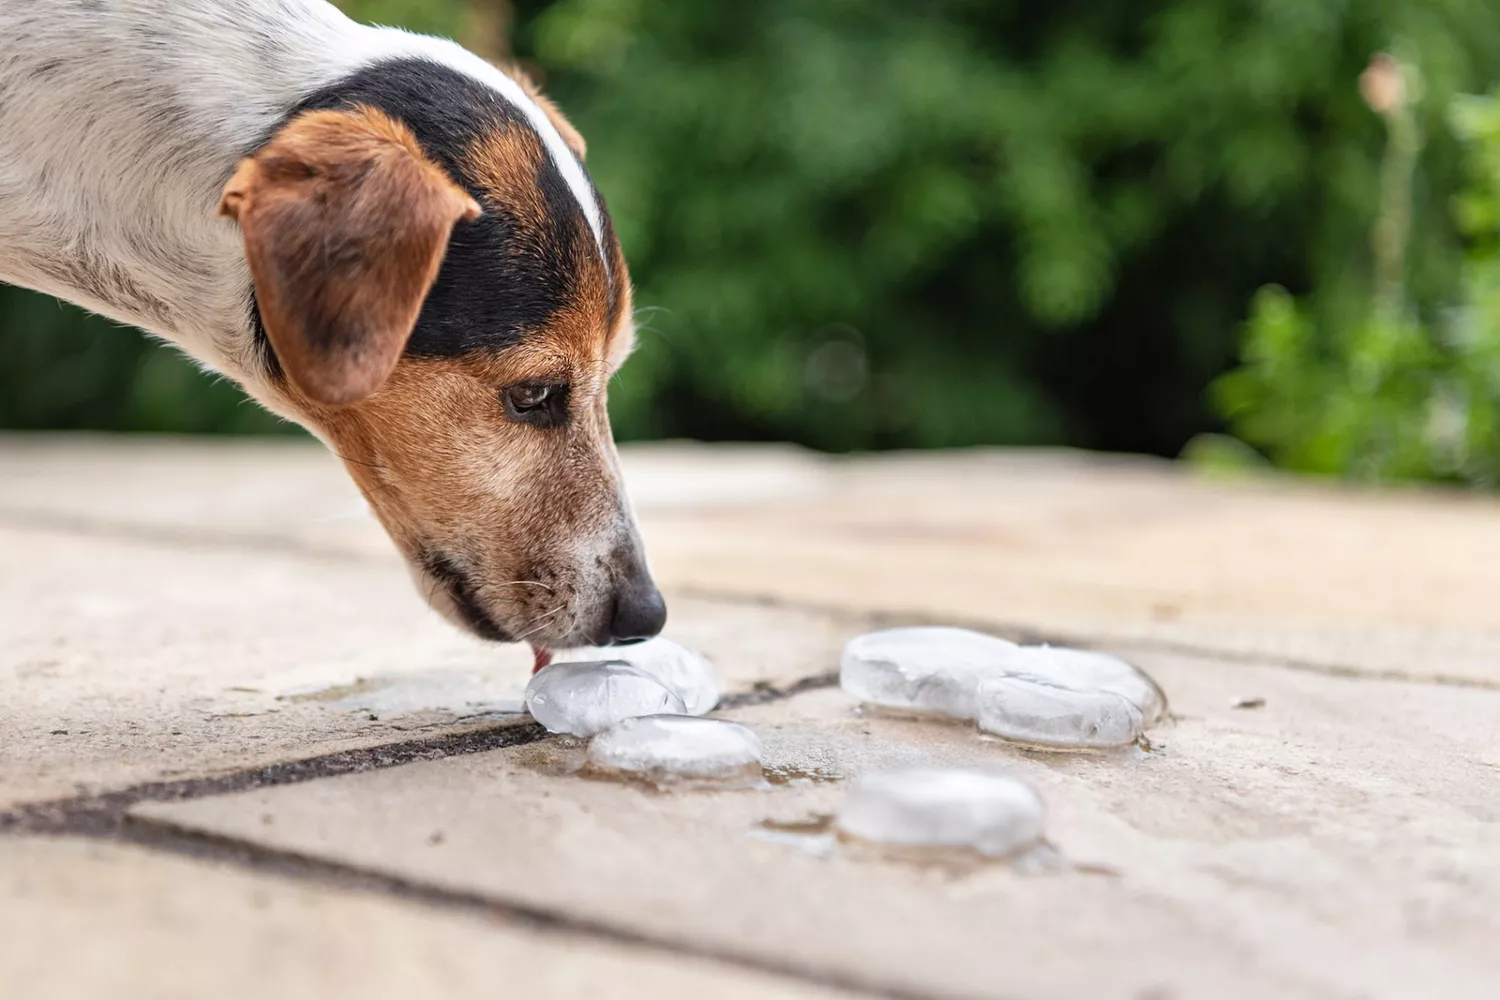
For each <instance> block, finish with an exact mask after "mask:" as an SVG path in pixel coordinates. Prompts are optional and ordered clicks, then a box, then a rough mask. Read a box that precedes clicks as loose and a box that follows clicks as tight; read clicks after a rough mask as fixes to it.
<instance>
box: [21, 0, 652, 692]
mask: <svg viewBox="0 0 1500 1000" xmlns="http://www.w3.org/2000/svg"><path fill="white" fill-rule="evenodd" d="M584 153H585V148H584V142H583V140H582V138H580V136H579V134H578V132H577V131H576V130H575V129H574V128H573V127H572V126H571V125H570V124H569V123H568V122H567V120H566V119H564V118H563V116H562V114H561V113H560V112H559V111H558V109H557V108H556V107H555V106H554V105H553V104H552V103H551V102H550V101H548V100H547V99H546V98H545V97H543V96H542V95H541V93H540V92H539V91H538V90H537V89H536V87H534V86H533V85H532V84H531V82H530V81H529V80H528V79H527V78H526V77H525V76H524V75H521V74H520V73H518V72H513V71H502V70H501V69H499V68H497V67H495V66H494V65H492V64H490V63H489V62H487V61H485V60H483V59H481V58H480V57H478V56H476V55H474V54H473V53H471V52H469V51H468V50H466V49H464V48H462V47H461V46H459V45H457V44H455V43H453V42H450V41H447V40H443V39H437V38H431V37H427V36H422V35H416V34H411V33H409V32H405V31H401V30H398V29H393V28H376V27H369V26H365V25H361V24H357V23H355V22H353V21H351V20H350V19H349V18H347V17H346V16H345V15H344V14H343V13H342V12H340V11H339V10H338V9H337V8H335V7H333V6H332V5H331V4H328V3H325V2H323V0H21V2H7V3H0V280H3V281H7V282H10V283H13V284H17V285H22V286H26V287H29V288H33V289H37V290H39V291H42V292H46V293H49V294H51V295H55V296H57V297H59V298H62V299H66V300H69V301H71V302H75V303H77V304H78V305H81V306H83V307H85V308H87V309H90V310H92V311H94V312H97V313H100V314H102V315H104V316H107V317H110V318H112V319H115V320H118V321H121V322H124V323H128V324H132V325H135V326H139V327H141V328H143V329H145V330H147V331H148V332H150V333H152V334H155V335H157V336H159V337H162V338H164V339H166V340H168V341H170V342H171V343H173V344H175V345H177V346H178V347H179V348H181V349H182V350H183V351H185V352H186V353H187V354H188V355H190V356H191V357H192V358H194V359H196V361H197V362H198V363H199V364H201V365H202V366H203V367H205V368H208V369H211V370H213V371H216V372H221V373H223V374H224V375H227V376H229V377H230V378H232V379H234V380H235V381H236V382H238V383H239V384H240V385H241V386H243V387H244V389H245V391H246V392H247V393H248V394H249V395H250V396H252V397H253V398H254V399H256V400H257V401H259V402H260V403H261V404H262V405H264V406H266V407H267V408H268V409H270V410H272V411H273V412H275V413H277V414H280V415H281V416H283V417H285V418H287V419H290V420H293V421H296V422H297V423H299V424H301V425H302V426H304V427H306V428H307V429H308V430H309V431H311V432H312V433H313V434H314V435H316V436H317V437H319V438H320V439H321V440H323V441H324V442H325V443H326V444H327V445H328V447H329V448H330V449H331V450H332V451H333V452H334V453H335V454H336V455H337V456H338V457H339V458H340V459H342V460H343V462H344V465H345V467H346V468H347V469H348V471H349V473H350V475H351V476H352V477H353V479H354V481H355V482H356V483H357V484H358V486H359V489H360V490H361V492H362V493H363V494H364V496H365V498H366V500H367V501H368V502H369V504H370V507H371V508H372V509H373V511H374V513H375V515H376V516H377V517H378V518H379V520H380V522H381V524H382V525H383V526H384V528H385V530H386V532H387V533H388V534H389V535H390V537H391V539H392V540H393V541H394V542H395V544H396V546H397V548H398V549H399V550H400V551H401V553H402V555H403V557H404V558H405V561H406V563H407V565H408V567H409V568H410V570H411V572H412V574H413V576H414V579H415V581H416V583H417V586H418V589H419V590H420V591H421V592H422V593H423V594H424V595H426V596H427V599H428V601H429V602H430V603H431V604H432V605H433V606H434V607H435V608H436V609H437V610H438V611H439V612H441V613H442V614H443V615H445V616H446V617H447V618H449V619H450V620H452V621H454V622H455V623H457V624H458V625H459V626H461V627H463V628H465V629H467V630H469V631H470V632H472V633H474V634H476V635H478V636H480V637H482V638H484V639H490V640H496V641H522V640H525V641H529V642H530V643H531V644H532V646H533V648H534V650H535V651H536V664H537V669H540V667H541V666H542V665H544V664H545V663H546V661H547V659H548V658H549V656H550V651H551V650H555V649H559V648H566V647H570V646H581V645H588V646H596V645H611V644H618V643H628V642H633V641H639V640H642V639H645V638H649V637H651V636H654V635H656V634H657V633H658V632H659V631H660V630H661V628H662V626H663V624H664V623H665V620H666V606H665V604H664V602H663V599H662V597H661V594H660V592H659V591H658V589H657V587H656V585H655V584H654V582H653V581H652V578H651V574H650V572H649V570H648V568H647V566H646V562H645V559H644V556H643V553H642V548H641V543H640V540H639V536H638V532H637V529H636V525H635V519H634V515H633V513H632V511H631V509H630V505H629V502H628V500H627V498H626V495H625V493H624V491H623V489H622V486H621V478H620V469H619V464H618V459H617V456H616V453H615V449H614V443H613V438H612V435H611V431H610V426H609V418H608V415H607V413H606V410H605V389H606V385H607V382H608V380H609V378H610V376H611V374H612V373H613V372H614V371H615V370H616V369H617V368H618V367H619V366H620V364H621V363H622V362H623V361H624V360H625V358H626V356H627V355H628V354H629V353H630V350H631V347H632V343H633V338H634V327H633V324H632V309H631V295H632V291H631V284H630V278H629V274H628V272H627V270H626V265H625V260H624V257H623V256H622V254H621V250H620V244H619V241H618V240H617V239H616V237H615V232H614V229H613V227H612V225H611V222H610V217H609V213H608V212H607V211H606V210H605V205H604V201H603V199H602V198H601V197H600V196H599V194H598V193H597V192H596V191H595V189H594V187H593V184H592V183H591V181H590V180H589V176H588V173H587V171H586V170H585V167H584Z"/></svg>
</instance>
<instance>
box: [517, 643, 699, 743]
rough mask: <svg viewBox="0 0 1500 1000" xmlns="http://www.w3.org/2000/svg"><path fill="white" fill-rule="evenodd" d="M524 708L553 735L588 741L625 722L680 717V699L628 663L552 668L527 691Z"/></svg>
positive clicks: (610, 661) (557, 664) (540, 673)
mask: <svg viewBox="0 0 1500 1000" xmlns="http://www.w3.org/2000/svg"><path fill="white" fill-rule="evenodd" d="M526 707H527V708H528V709H529V710H530V711H531V716H532V718H534V719H536V721H538V722H540V723H541V724H542V725H543V726H545V727H546V728H547V731H548V732H552V733H572V734H573V735H574V736H592V735H594V734H595V733H597V732H600V731H601V730H605V729H608V728H609V727H610V726H613V725H614V724H615V723H617V722H620V721H622V720H624V719H632V718H635V717H637V716H641V715H662V714H669V715H681V714H683V713H684V712H686V708H684V706H683V704H682V699H681V698H679V697H677V695H675V694H673V693H672V692H671V691H669V690H667V688H666V687H664V686H663V685H662V683H661V682H660V681H658V680H657V679H656V678H655V677H652V676H651V675H650V674H648V673H645V672H644V671H641V670H637V669H636V668H635V667H632V666H631V665H630V664H628V663H620V662H618V661H613V660H604V661H596V662H592V663H554V664H552V665H551V666H549V667H543V668H542V669H541V671H540V672H538V673H537V674H536V675H535V676H534V677H532V678H531V683H530V684H527V685H526Z"/></svg>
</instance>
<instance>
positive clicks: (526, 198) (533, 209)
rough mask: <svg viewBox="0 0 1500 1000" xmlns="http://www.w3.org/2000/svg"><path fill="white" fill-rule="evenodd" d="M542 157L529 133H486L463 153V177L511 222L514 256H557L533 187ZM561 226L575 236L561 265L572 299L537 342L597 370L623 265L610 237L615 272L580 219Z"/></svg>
mask: <svg viewBox="0 0 1500 1000" xmlns="http://www.w3.org/2000/svg"><path fill="white" fill-rule="evenodd" d="M546 155H547V154H546V152H545V150H544V149H543V148H542V146H541V141H540V140H539V139H538V138H537V136H536V135H535V133H533V132H532V131H531V130H530V129H521V128H514V127H512V128H507V129H500V130H496V131H494V132H491V133H489V134H488V135H486V136H485V137H484V138H483V139H481V140H480V141H478V142H476V143H475V144H474V146H473V148H472V149H471V150H470V151H469V157H468V162H467V164H466V166H467V170H468V173H469V175H470V176H471V177H473V178H474V180H475V182H476V183H478V184H479V185H480V186H481V187H482V188H484V190H485V192H486V194H487V198H486V200H487V201H489V202H491V203H492V204H493V205H495V206H496V208H497V210H499V211H503V212H506V213H507V214H509V215H510V216H511V217H512V218H513V220H514V226H515V239H516V248H515V249H516V252H519V253H529V254H536V255H538V256H545V255H549V254H556V253H558V252H560V251H559V248H558V247H557V246H555V245H551V243H550V241H549V236H548V234H549V233H550V232H551V231H552V226H554V225H555V224H556V220H553V219H549V218H548V217H547V205H546V204H545V202H544V201H543V199H542V195H541V186H540V184H539V181H538V171H539V170H540V169H541V168H542V165H543V164H544V163H545V162H546V159H545V158H546ZM567 224H568V225H572V226H574V227H575V228H576V231H577V233H578V236H579V238H578V239H576V240H573V241H572V246H574V247H576V248H578V249H577V252H576V253H575V258H576V259H573V260H570V261H567V262H566V265H567V268H568V271H569V273H570V275H571V276H572V279H573V281H572V285H573V287H572V289H571V292H572V294H571V295H570V297H569V299H568V301H567V302H565V303H564V304H563V306H562V308H560V309H558V310H557V311H556V312H555V313H554V314H553V315H552V317H551V319H550V320H549V322H548V324H547V328H546V330H544V331H541V332H540V337H541V339H543V340H544V341H546V342H547V343H548V344H549V345H550V346H551V347H552V348H553V349H554V350H558V351H561V352H563V353H564V354H565V355H567V356H568V357H570V358H572V359H574V360H575V361H577V362H578V363H582V364H591V365H596V366H602V365H605V364H606V363H607V361H606V358H607V351H606V348H605V344H606V341H607V340H608V339H609V338H610V337H611V336H612V334H613V327H614V324H613V317H612V315H611V313H612V309H611V306H612V305H613V304H614V303H615V300H617V298H618V297H617V296H616V295H614V294H612V286H614V285H615V284H616V283H617V282H621V281H627V280H628V279H627V278H626V276H625V274H624V260H623V257H621V256H620V255H619V253H618V245H617V244H616V243H615V241H614V239H613V234H612V233H611V235H610V243H611V245H612V246H614V247H615V254H614V257H615V266H614V267H612V268H610V269H608V270H606V268H605V264H604V260H603V258H601V257H600V255H599V252H598V248H597V246H596V244H595V242H594V237H593V233H592V232H591V231H590V230H589V227H588V222H587V221H586V220H585V219H584V217H583V215H582V213H581V212H579V213H577V214H576V215H575V216H573V217H571V218H570V219H569V221H568V223H567Z"/></svg>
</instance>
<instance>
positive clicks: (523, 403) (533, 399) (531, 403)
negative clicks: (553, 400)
mask: <svg viewBox="0 0 1500 1000" xmlns="http://www.w3.org/2000/svg"><path fill="white" fill-rule="evenodd" d="M551 392H552V387H551V386H550V385H513V386H511V387H510V388H509V389H506V390H505V408H506V409H507V410H515V411H516V412H517V413H525V412H526V411H527V410H534V409H536V408H537V407H539V406H541V405H542V404H543V403H545V402H546V401H547V396H548V395H550V394H551Z"/></svg>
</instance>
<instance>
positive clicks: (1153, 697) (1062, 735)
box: [976, 646, 1166, 750]
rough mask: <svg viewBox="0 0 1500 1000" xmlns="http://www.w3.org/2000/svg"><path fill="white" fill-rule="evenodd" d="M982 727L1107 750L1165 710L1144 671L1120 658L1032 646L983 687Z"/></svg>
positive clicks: (1042, 742)
mask: <svg viewBox="0 0 1500 1000" xmlns="http://www.w3.org/2000/svg"><path fill="white" fill-rule="evenodd" d="M976 700H977V702H978V710H979V711H978V716H979V728H981V729H983V730H984V731H985V732H987V733H993V734H994V735H996V736H999V737H1001V738H1002V739H1007V740H1012V741H1014V742H1017V743H1027V744H1031V745H1034V746H1043V747H1054V748H1058V749H1080V750H1084V749H1103V748H1106V747H1117V746H1125V745H1127V744H1130V743H1133V742H1134V741H1135V740H1136V739H1138V738H1139V737H1140V736H1141V734H1142V733H1143V732H1145V730H1146V729H1147V727H1149V726H1151V725H1153V724H1154V723H1156V722H1157V721H1158V720H1160V718H1161V716H1162V715H1163V714H1164V713H1165V711H1166V700H1165V698H1164V697H1163V696H1162V693H1161V689H1160V688H1158V687H1157V686H1156V684H1155V682H1153V681H1152V680H1151V678H1149V677H1147V676H1146V675H1145V674H1143V673H1141V672H1140V671H1139V670H1137V669H1136V668H1135V667H1132V666H1131V665H1130V664H1128V663H1126V662H1125V661H1124V660H1121V659H1119V658H1117V657H1114V656H1108V655H1106V654H1104V653H1093V652H1088V651H1086V650H1080V649H1058V648H1054V647H1051V646H1026V647H1022V648H1020V649H1018V650H1016V651H1015V653H1014V654H1013V655H1012V656H1011V658H1010V660H1009V662H1008V663H1007V664H1006V666H1005V668H1004V670H1003V671H1002V672H1001V673H1000V674H998V675H997V676H992V677H988V678H986V679H985V680H984V681H982V682H981V683H980V684H979V688H978V691H977V694H976Z"/></svg>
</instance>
